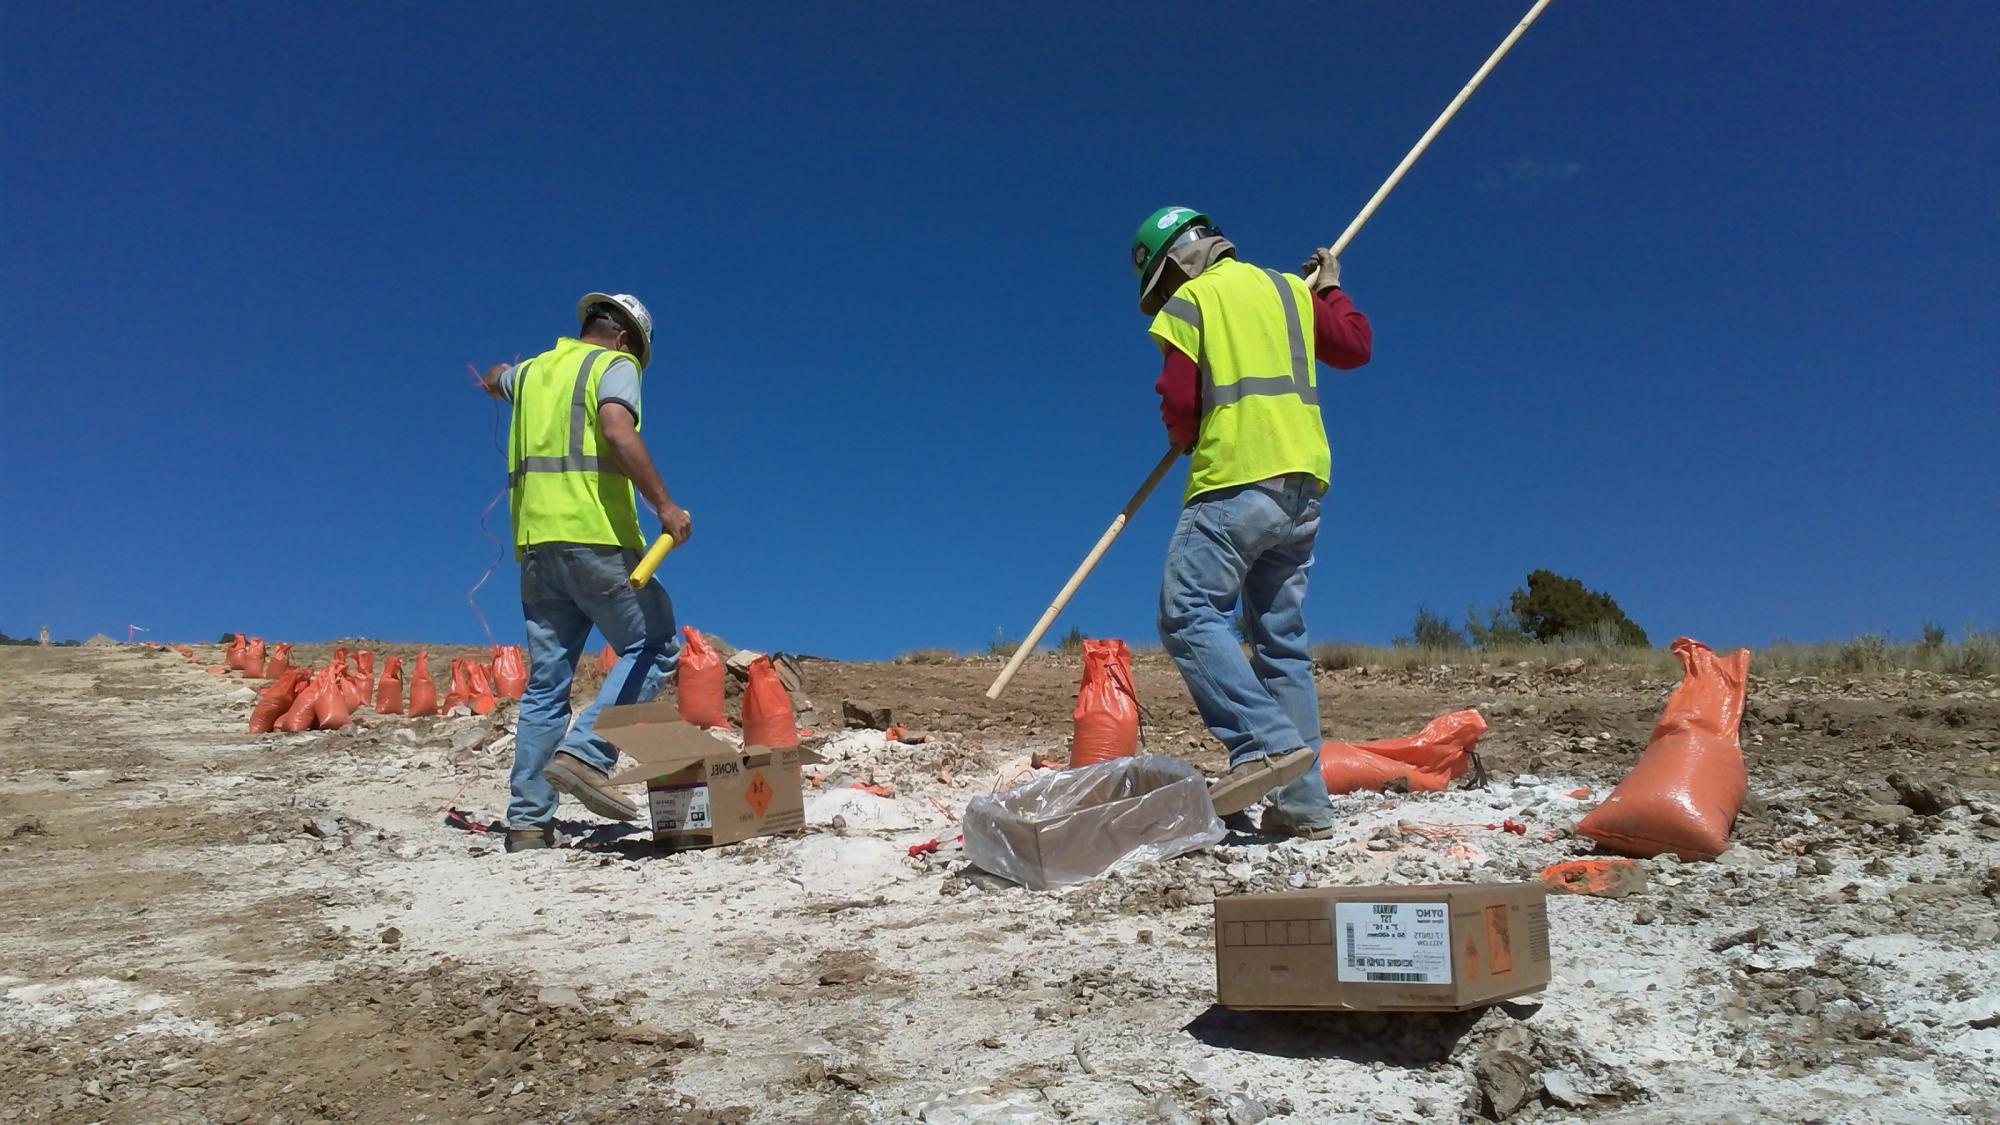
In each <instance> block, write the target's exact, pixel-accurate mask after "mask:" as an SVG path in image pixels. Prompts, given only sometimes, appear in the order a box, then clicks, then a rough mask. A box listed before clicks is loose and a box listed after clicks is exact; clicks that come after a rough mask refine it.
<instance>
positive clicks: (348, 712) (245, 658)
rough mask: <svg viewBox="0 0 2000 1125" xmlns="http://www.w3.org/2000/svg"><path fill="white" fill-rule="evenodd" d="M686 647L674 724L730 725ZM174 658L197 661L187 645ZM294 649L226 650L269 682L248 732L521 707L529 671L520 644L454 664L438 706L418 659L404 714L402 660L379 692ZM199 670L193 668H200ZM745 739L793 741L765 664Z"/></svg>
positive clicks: (715, 684) (708, 672)
mask: <svg viewBox="0 0 2000 1125" xmlns="http://www.w3.org/2000/svg"><path fill="white" fill-rule="evenodd" d="M681 635H682V637H683V639H684V642H685V643H684V645H683V647H682V649H681V658H680V662H679V666H678V669H677V670H676V672H675V679H676V681H677V682H676V687H677V691H678V695H679V702H680V711H681V717H682V718H683V719H685V720H687V721H688V722H690V723H693V724H694V725H696V726H701V727H728V726H729V716H728V712H727V710H726V709H725V706H724V696H725V692H724V681H725V679H726V677H727V672H726V669H725V667H724V661H723V659H722V654H721V653H719V652H717V651H716V650H715V648H714V646H712V645H710V644H709V643H708V641H707V639H706V638H704V637H703V636H702V635H701V632H700V631H699V630H697V629H695V628H693V627H692V626H690V627H687V628H685V629H682V630H681ZM174 647H175V651H178V652H180V653H182V654H183V655H184V656H186V657H187V658H188V659H190V660H197V658H196V657H195V655H194V651H193V650H192V649H190V648H188V647H187V646H186V645H176V646H174ZM291 648H292V646H291V645H289V644H280V645H277V646H276V647H275V649H270V650H267V647H266V645H265V643H264V639H263V638H262V637H245V636H244V635H243V634H241V633H238V634H236V639H235V640H234V641H232V642H231V643H230V646H229V650H228V654H227V655H226V656H225V658H224V662H223V663H224V666H225V667H227V668H230V669H234V670H237V671H240V672H242V673H243V674H244V675H245V676H246V677H248V678H254V679H268V680H270V681H272V682H271V684H270V685H269V686H268V687H266V688H265V689H264V690H263V691H262V692H261V693H260V694H259V696H258V700H257V705H256V707H255V708H253V709H252V711H251V714H250V731H251V733H253V734H263V733H267V732H269V731H272V730H281V731H293V732H296V731H304V730H330V729H337V728H339V727H342V726H346V725H347V724H348V723H349V722H350V721H352V717H353V712H354V711H355V710H357V709H359V708H361V707H364V706H369V705H370V701H371V700H372V705H373V707H374V709H375V711H376V712H377V713H378V714H383V715H401V714H408V715H410V716H412V717H419V716H426V715H437V714H441V713H445V712H449V711H450V710H452V708H454V707H456V706H458V705H460V704H464V705H466V706H468V707H470V708H471V709H472V711H473V713H475V714H479V715H484V714H487V713H488V712H490V711H492V710H493V708H494V707H495V706H497V704H498V699H501V698H506V699H519V698H521V694H522V692H523V691H524V690H525V689H526V687H527V682H528V669H527V665H526V662H525V658H524V657H523V655H522V651H521V646H519V645H494V646H493V660H492V662H491V663H490V664H489V663H487V662H485V661H478V660H469V659H454V660H452V662H451V690H450V692H449V693H448V694H447V695H446V696H445V698H444V701H443V703H442V704H440V703H439V701H438V698H437V688H436V686H435V685H434V684H433V683H432V682H431V676H430V654H429V652H428V651H424V652H419V653H417V656H416V663H415V668H414V671H413V673H412V680H411V683H410V689H409V702H408V705H407V708H406V707H405V704H404V701H403V688H402V666H403V662H402V660H401V658H399V657H393V656H392V657H390V658H389V659H388V661H387V663H386V664H385V666H384V668H383V672H382V679H381V682H380V683H379V684H376V683H374V674H373V669H374V663H375V656H374V654H373V653H371V652H368V651H366V650H362V651H359V652H356V653H354V654H353V664H352V665H350V663H349V654H348V652H347V650H346V649H344V648H341V649H336V650H334V655H333V659H332V660H330V661H328V663H327V664H326V666H325V667H323V668H321V669H319V670H318V671H317V672H316V673H315V672H314V670H313V669H311V668H305V669H296V668H293V667H291V664H290V654H291ZM197 662H198V660H197ZM617 662H618V656H617V653H616V652H614V651H613V650H612V648H611V646H610V645H605V646H604V649H603V651H602V652H600V653H598V655H597V670H598V673H599V674H600V675H604V676H609V675H610V674H611V671H612V669H613V668H614V667H616V665H617ZM743 740H744V742H745V744H746V745H751V746H766V747H771V748H780V747H787V746H797V745H798V743H799V733H798V723H797V717H796V715H795V714H794V712H793V710H792V700H791V694H790V693H789V692H787V691H786V690H785V686H784V684H783V682H782V681H780V680H779V678H778V674H777V670H776V669H775V668H773V667H772V665H771V661H770V658H769V657H763V656H760V657H758V658H757V659H755V660H753V661H751V663H750V667H749V683H748V685H747V686H746V687H745V688H744V692H743Z"/></svg>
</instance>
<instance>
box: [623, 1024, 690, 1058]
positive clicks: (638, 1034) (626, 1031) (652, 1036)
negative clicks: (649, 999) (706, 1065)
mask: <svg viewBox="0 0 2000 1125" xmlns="http://www.w3.org/2000/svg"><path fill="white" fill-rule="evenodd" d="M611 1038H613V1039H616V1040H618V1041H619V1042H621V1043H638V1044H641V1045H643V1046H647V1047H660V1048H664V1049H666V1050H673V1051H687V1050H693V1049H694V1048H696V1047H699V1046H701V1042H702V1040H701V1036H699V1035H696V1034H694V1033H693V1032H689V1031H669V1030H667V1029H666V1028H664V1027H655V1026H654V1025H652V1024H650V1023H637V1024H632V1025H631V1026H629V1027H621V1028H617V1029H615V1030H613V1031H612V1032H611Z"/></svg>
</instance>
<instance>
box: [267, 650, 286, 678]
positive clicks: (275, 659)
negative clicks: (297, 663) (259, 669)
mask: <svg viewBox="0 0 2000 1125" xmlns="http://www.w3.org/2000/svg"><path fill="white" fill-rule="evenodd" d="M291 669H292V646H291V645H279V646H278V649H277V651H276V652H274V653H272V654H271V655H270V656H269V657H268V658H267V659H265V661H264V675H265V676H266V677H267V678H269V679H273V680H276V679H279V678H281V677H283V676H284V674H285V673H286V672H289V671H291Z"/></svg>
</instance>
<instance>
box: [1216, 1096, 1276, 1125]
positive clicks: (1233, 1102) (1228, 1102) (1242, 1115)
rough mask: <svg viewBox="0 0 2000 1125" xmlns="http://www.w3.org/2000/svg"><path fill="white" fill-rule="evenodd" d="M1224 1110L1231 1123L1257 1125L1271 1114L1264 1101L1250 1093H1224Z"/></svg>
mask: <svg viewBox="0 0 2000 1125" xmlns="http://www.w3.org/2000/svg"><path fill="white" fill-rule="evenodd" d="M1222 1110H1223V1113H1224V1115H1226V1116H1227V1117H1228V1118H1229V1125H1257V1122H1259V1121H1262V1120H1264V1119H1265V1118H1267V1117H1269V1116H1271V1111H1270V1110H1269V1109H1268V1108H1266V1107H1265V1105H1264V1103H1263V1102H1262V1101H1260V1100H1258V1099H1257V1098H1253V1097H1251V1096H1250V1095H1248V1094H1224V1095H1222Z"/></svg>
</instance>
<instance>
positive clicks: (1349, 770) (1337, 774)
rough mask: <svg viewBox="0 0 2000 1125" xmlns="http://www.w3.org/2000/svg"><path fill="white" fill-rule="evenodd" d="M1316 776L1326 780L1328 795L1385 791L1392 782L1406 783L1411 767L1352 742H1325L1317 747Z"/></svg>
mask: <svg viewBox="0 0 2000 1125" xmlns="http://www.w3.org/2000/svg"><path fill="white" fill-rule="evenodd" d="M1319 775H1320V777H1321V778H1323V779H1325V781H1326V791H1327V792H1328V793H1355V792H1359V791H1361V790H1364V789H1375V790H1380V789H1384V788H1386V787H1387V786H1388V784H1389V783H1390V782H1392V781H1403V782H1408V781H1409V777H1410V767H1409V765H1408V764H1407V763H1405V762H1399V761H1397V760H1396V759H1394V758H1384V757H1383V756H1382V755H1380V754H1371V753H1369V752H1368V751H1366V750H1363V749H1362V748H1361V747H1359V746H1357V745H1355V744H1354V743H1352V742H1326V743H1321V744H1320V748H1319ZM1413 788H1414V787H1413Z"/></svg>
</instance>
